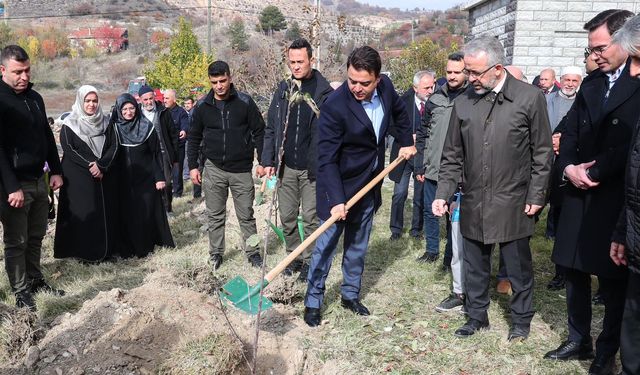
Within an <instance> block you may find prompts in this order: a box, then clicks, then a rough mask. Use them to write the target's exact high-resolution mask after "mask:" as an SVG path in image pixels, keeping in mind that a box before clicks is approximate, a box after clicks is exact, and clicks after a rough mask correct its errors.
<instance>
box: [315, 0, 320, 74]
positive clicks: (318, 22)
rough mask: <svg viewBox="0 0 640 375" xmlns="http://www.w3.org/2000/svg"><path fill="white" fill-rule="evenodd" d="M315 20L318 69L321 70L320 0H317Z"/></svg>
mask: <svg viewBox="0 0 640 375" xmlns="http://www.w3.org/2000/svg"><path fill="white" fill-rule="evenodd" d="M315 18H316V19H315V21H314V24H315V25H316V31H317V34H316V41H317V42H316V43H317V47H316V54H317V56H316V69H317V70H318V71H319V70H320V45H321V43H322V42H321V39H320V0H316V17H315Z"/></svg>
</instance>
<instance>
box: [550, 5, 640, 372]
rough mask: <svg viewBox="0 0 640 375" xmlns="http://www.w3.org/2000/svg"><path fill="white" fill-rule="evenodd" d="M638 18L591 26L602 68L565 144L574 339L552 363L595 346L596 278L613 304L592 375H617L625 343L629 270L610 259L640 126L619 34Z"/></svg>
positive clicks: (593, 51) (592, 53) (618, 17)
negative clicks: (593, 280) (593, 279)
mask: <svg viewBox="0 0 640 375" xmlns="http://www.w3.org/2000/svg"><path fill="white" fill-rule="evenodd" d="M631 16H633V13H631V12H629V11H626V10H616V9H612V10H607V11H604V12H601V13H600V14H598V15H597V16H595V17H594V18H593V19H592V20H591V21H589V22H587V23H586V24H585V29H586V30H588V31H589V47H588V49H587V51H588V52H589V57H588V58H590V59H593V60H594V61H595V62H596V63H597V64H598V68H599V69H597V70H595V71H594V72H592V73H591V74H590V75H589V76H588V77H587V78H585V80H584V81H583V83H582V86H581V89H580V92H579V93H578V96H577V97H576V101H575V103H574V105H573V107H572V108H571V110H569V112H568V114H567V120H566V121H567V122H566V130H565V131H564V133H563V134H562V138H560V142H561V143H560V155H559V156H558V163H559V168H560V170H561V171H563V178H564V179H565V180H566V181H567V183H566V189H565V191H564V197H563V202H562V209H561V212H560V218H559V221H558V229H557V232H556V242H555V245H554V248H553V255H552V259H553V262H554V263H556V264H558V265H560V266H563V267H565V268H566V269H567V271H566V288H567V315H568V325H569V337H568V339H567V340H566V341H565V342H563V343H562V344H561V345H560V346H559V347H558V348H557V349H555V350H552V351H550V352H548V353H547V354H546V355H545V358H550V359H563V360H567V359H574V358H578V359H585V358H589V357H591V356H593V350H592V344H591V275H592V274H595V275H597V276H598V278H599V281H600V292H601V293H602V296H603V299H604V304H605V316H604V321H603V327H602V332H601V333H600V335H599V336H598V340H597V341H596V358H595V359H594V361H593V363H592V364H591V368H590V369H589V373H590V374H609V373H611V372H612V371H613V367H614V359H615V355H616V352H617V351H618V347H619V343H620V322H621V320H622V312H623V308H624V295H625V288H626V280H627V273H626V270H624V269H621V268H618V267H616V266H615V265H614V263H613V262H612V261H611V259H609V248H610V243H611V235H612V233H613V230H614V228H615V224H616V221H617V219H618V216H619V214H620V211H621V209H622V204H623V202H624V189H623V182H624V166H625V161H626V159H627V153H628V151H629V142H630V139H631V136H632V134H633V128H634V126H635V125H636V122H637V120H638V103H640V82H639V81H638V80H637V79H632V78H631V76H630V75H629V65H630V64H629V61H628V60H627V56H628V55H627V53H626V51H624V50H623V49H622V48H621V47H620V46H619V45H617V44H613V43H612V40H611V35H612V34H613V32H615V31H616V30H617V29H619V28H620V27H621V26H622V25H623V24H624V21H625V20H626V19H627V18H629V17H631Z"/></svg>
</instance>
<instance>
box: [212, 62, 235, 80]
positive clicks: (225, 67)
mask: <svg viewBox="0 0 640 375" xmlns="http://www.w3.org/2000/svg"><path fill="white" fill-rule="evenodd" d="M207 71H208V73H209V77H216V76H223V75H228V76H231V70H230V69H229V64H227V63H226V62H224V61H221V60H218V61H214V62H212V63H211V64H209V68H208V69H207Z"/></svg>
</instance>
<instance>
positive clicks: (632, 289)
mask: <svg viewBox="0 0 640 375" xmlns="http://www.w3.org/2000/svg"><path fill="white" fill-rule="evenodd" d="M620 360H621V362H622V373H623V374H624V375H637V374H640V274H638V273H635V272H631V271H630V272H629V283H628V284H627V300H626V302H625V304H624V313H623V315H622V330H621V333H620Z"/></svg>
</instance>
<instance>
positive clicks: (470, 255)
mask: <svg viewBox="0 0 640 375" xmlns="http://www.w3.org/2000/svg"><path fill="white" fill-rule="evenodd" d="M492 249H493V244H483V243H482V242H480V241H475V240H471V239H469V238H464V251H463V253H462V254H463V255H462V257H463V260H464V265H463V267H464V270H465V276H464V278H463V279H464V290H465V291H466V293H467V305H466V307H467V312H468V314H469V318H471V319H476V320H480V321H488V319H489V317H488V315H487V310H488V309H489V278H490V276H491V251H492ZM500 251H501V252H502V253H503V254H504V264H505V267H506V269H507V274H508V275H509V280H510V281H511V289H512V290H513V295H512V296H511V321H512V323H513V324H514V325H515V324H518V325H522V326H527V327H528V326H529V325H530V323H531V319H532V318H533V314H534V311H533V265H532V262H531V250H530V248H529V237H526V238H521V239H518V240H514V241H510V242H503V243H500Z"/></svg>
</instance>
